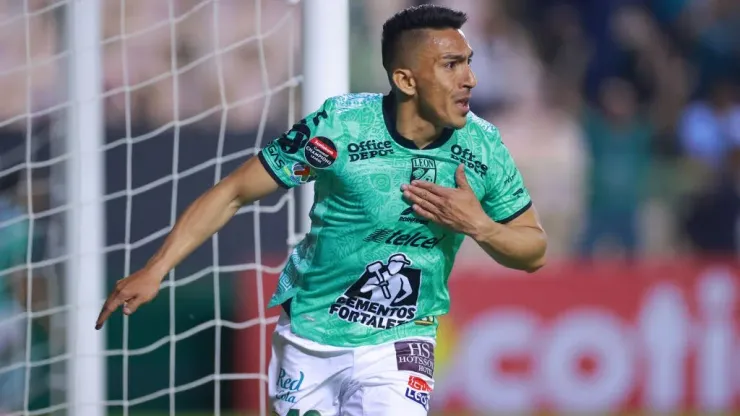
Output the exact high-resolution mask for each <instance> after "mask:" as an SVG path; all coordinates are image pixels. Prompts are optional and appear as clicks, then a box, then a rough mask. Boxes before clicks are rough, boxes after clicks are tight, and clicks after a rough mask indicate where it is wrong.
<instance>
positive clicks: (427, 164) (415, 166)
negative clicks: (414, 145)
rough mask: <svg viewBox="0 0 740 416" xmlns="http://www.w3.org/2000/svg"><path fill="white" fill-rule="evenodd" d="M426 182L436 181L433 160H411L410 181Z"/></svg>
mask: <svg viewBox="0 0 740 416" xmlns="http://www.w3.org/2000/svg"><path fill="white" fill-rule="evenodd" d="M414 180H420V181H427V182H436V181H437V163H436V162H435V161H434V159H429V158H426V157H415V158H413V159H411V179H410V180H409V181H414Z"/></svg>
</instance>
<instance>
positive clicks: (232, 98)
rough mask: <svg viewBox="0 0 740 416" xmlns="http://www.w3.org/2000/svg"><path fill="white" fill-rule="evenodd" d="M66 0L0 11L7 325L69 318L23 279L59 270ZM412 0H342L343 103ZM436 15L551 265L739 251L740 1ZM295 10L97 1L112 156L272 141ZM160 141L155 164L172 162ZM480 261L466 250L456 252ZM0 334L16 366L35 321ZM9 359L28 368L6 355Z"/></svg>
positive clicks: (294, 48)
mask: <svg viewBox="0 0 740 416" xmlns="http://www.w3.org/2000/svg"><path fill="white" fill-rule="evenodd" d="M66 3H67V2H64V1H53V0H25V1H19V0H0V91H2V94H3V99H2V100H0V281H2V282H5V283H2V284H0V321H3V320H4V318H3V317H4V316H11V315H12V316H14V315H16V314H17V313H19V312H18V311H19V310H20V309H18V308H20V306H19V305H25V304H27V300H28V299H31V301H32V303H33V302H36V298H37V297H38V299H39V300H38V302H41V304H39V305H37V306H34V308H36V309H38V310H43V309H45V308H46V307H48V305H49V304H58V302H57V301H54V300H50V299H48V298H47V297H45V296H41V294H43V293H44V292H45V290H46V289H45V286H44V285H47V284H50V283H49V282H50V281H51V280H50V279H51V278H50V277H49V275H53V271H51V270H53V269H48V270H50V271H47V269H46V268H43V267H39V268H35V269H34V271H33V274H34V276H35V275H42V274H44V273H46V274H47V276H46V279H42V280H41V282H42V283H43V284H40V286H39V287H38V288H36V286H35V285H36V284H35V283H34V287H33V293H34V295H35V296H33V297H31V298H27V294H26V292H27V288H28V287H29V286H28V285H27V284H26V283H25V278H26V277H27V276H29V275H31V273H28V270H27V269H25V268H24V267H23V265H24V264H27V263H28V262H29V260H30V261H32V262H33V261H36V260H37V259H44V258H49V256H50V255H49V254H48V253H47V252H46V251H49V250H51V249H50V248H49V247H52V246H54V244H55V243H54V242H53V241H52V242H50V241H49V240H50V239H51V238H52V237H51V236H53V235H54V232H53V224H54V221H55V218H56V220H57V221H58V220H59V218H58V217H55V216H54V215H44V213H45V212H48V210H49V209H50V208H51V207H52V206H53V205H54V202H53V201H52V200H53V194H54V190H55V182H54V180H55V178H56V179H57V180H58V177H56V176H55V174H54V173H53V172H54V171H53V167H51V165H52V163H47V164H44V163H41V162H43V161H49V160H51V159H52V158H53V157H54V156H55V155H58V154H61V153H63V150H60V149H59V146H61V145H59V144H58V143H63V142H64V140H62V139H61V137H60V134H63V129H61V130H60V129H59V128H55V126H57V125H58V123H56V122H57V121H59V120H63V117H64V114H65V111H66V109H67V107H66V105H65V103H67V102H68V100H67V97H68V96H67V91H66V85H67V83H66V74H65V68H66V65H67V59H68V56H69V53H68V52H69V48H68V46H67V44H66V42H65V39H66V31H65V30H66V29H65V28H66V26H65V24H64V23H63V22H64V10H65V8H64V6H65V4H66ZM419 3H422V2H420V1H416V0H351V1H350V5H351V22H352V23H351V27H352V30H351V32H352V33H351V55H352V56H351V64H352V65H351V83H352V85H351V89H352V91H371V92H387V91H388V90H389V86H388V84H387V78H386V76H385V74H384V72H383V69H382V66H381V64H380V33H381V27H382V23H383V21H384V20H385V19H386V18H387V17H388V16H390V15H391V14H393V13H394V12H396V11H397V10H399V9H401V8H403V7H405V6H408V5H411V4H419ZM436 3H439V4H445V5H448V6H452V7H455V8H459V9H462V10H464V11H466V12H467V13H468V15H469V18H470V20H469V22H468V24H467V25H466V26H465V27H464V31H465V33H466V36H467V37H468V39H469V41H470V43H471V45H472V47H473V49H474V50H475V58H474V61H473V67H474V70H475V71H476V74H477V77H478V86H477V88H476V89H475V91H474V94H473V97H474V102H472V106H473V110H474V111H475V112H476V113H478V114H479V115H481V116H482V117H484V118H485V119H487V120H489V121H491V122H493V123H494V124H496V125H497V126H498V127H499V128H500V130H501V131H502V134H503V137H504V140H505V142H506V144H507V146H508V147H509V149H510V150H511V152H512V153H513V155H514V156H515V158H516V160H517V163H518V165H519V166H520V168H521V170H522V172H523V175H524V177H525V180H526V182H527V184H528V186H529V188H530V191H531V194H532V195H533V197H534V199H535V203H536V206H537V208H538V210H539V213H540V215H541V217H542V221H543V223H544V225H545V228H546V229H547V231H548V234H549V237H550V257H551V258H554V259H558V258H560V259H562V258H580V259H584V260H585V259H589V258H594V257H618V258H623V259H627V260H632V259H636V258H656V257H671V256H686V255H691V254H700V255H702V254H711V255H714V254H719V255H730V256H732V255H736V254H737V253H738V249H739V248H740V247H739V246H740V239H739V238H740V227H738V225H739V224H740V222H739V221H738V219H739V218H740V217H739V214H740V1H738V0H438V1H436ZM299 11H300V9H298V8H296V7H295V6H293V5H291V4H290V2H288V1H280V0H262V1H253V0H219V1H218V2H214V1H212V0H171V1H166V0H126V1H121V0H105V1H104V2H103V16H102V21H103V28H102V32H103V38H104V40H103V48H102V53H103V78H104V79H103V89H104V91H105V94H104V103H105V115H106V141H107V143H109V144H110V143H114V142H116V141H117V140H120V139H122V138H135V139H137V141H141V142H143V141H145V140H153V139H150V137H151V138H155V137H157V135H158V134H160V133H161V132H162V131H164V130H167V129H172V128H174V127H176V128H177V131H178V133H177V134H179V135H180V136H178V137H180V140H182V141H183V142H185V141H187V142H188V143H190V144H189V145H188V147H182V149H181V151H182V152H184V153H186V152H188V151H190V152H191V153H193V154H198V153H203V152H202V151H201V150H200V147H198V146H204V147H207V146H210V145H207V144H208V143H211V144H212V143H214V142H215V141H216V140H217V139H218V138H219V137H222V136H224V135H230V137H234V138H236V139H235V140H237V143H238V144H237V146H236V147H233V149H232V151H239V150H243V149H244V148H248V147H251V146H258V147H259V146H260V145H264V143H265V142H266V141H267V140H269V139H270V138H271V137H273V136H274V135H275V134H279V132H281V131H282V130H283V129H285V128H286V127H288V126H289V125H290V124H291V123H292V122H293V121H295V120H297V118H299V116H300V113H301V112H307V111H311V110H313V109H300V108H299V106H298V103H300V88H294V87H295V85H296V83H297V81H298V79H297V78H296V76H298V75H299V74H300V62H301V61H300V57H301V54H304V53H309V54H310V53H311V51H310V49H307V50H306V49H302V45H301V42H300V33H301V30H302V25H309V26H310V25H320V24H322V22H302V21H301V19H300V13H299ZM311 47H317V48H318V47H328V48H331V47H332V46H331V45H311ZM326 65H332V63H331V62H327V63H326ZM91 82H92V80H91ZM173 126H174V127H173ZM191 127H193V128H191ZM60 131H61V133H60ZM168 146H169V147H168ZM168 146H163V147H162V148H161V149H160V150H159V151H158V152H160V153H156V154H155V156H153V160H157V158H161V159H168V158H171V155H168V154H167V153H168V152H170V149H172V147H171V145H168ZM188 149H190V150H188ZM147 152H153V150H147ZM208 158H212V156H208ZM122 160H123V162H121V163H119V164H116V163H114V162H111V163H110V166H109V167H108V169H107V171H108V172H107V175H108V176H109V177H108V178H107V183H108V184H110V183H113V182H121V183H123V182H125V177H126V169H125V166H126V163H128V164H133V169H134V170H135V171H136V173H135V174H134V176H136V175H137V174H138V172H145V171H147V170H151V171H152V172H154V171H155V170H156V168H157V163H135V162H134V161H132V160H128V161H127V160H126V158H125V154H124V157H123V159H122ZM137 160H138V159H137ZM29 161H30V162H34V163H36V162H40V163H36V165H33V166H31V165H30V164H29V163H28V162H29ZM116 166H118V168H116ZM152 175H154V174H152ZM148 180H149V181H152V180H153V179H148ZM108 191H109V192H113V191H114V190H113V189H108ZM181 192H186V189H183V190H182V191H181ZM165 194H167V195H164V198H165V199H167V200H169V195H168V192H166V193H165ZM194 196H195V195H193V197H194ZM145 211H146V210H145ZM30 212H33V213H34V214H35V215H36V217H35V220H34V222H33V227H29V224H30V222H29V221H28V215H27V214H28V213H30ZM116 212H118V211H116ZM148 214H149V212H146V213H145V215H143V216H141V217H135V218H133V220H132V222H133V223H134V224H138V223H140V222H145V221H146V220H147V219H148V218H147V216H148ZM116 215H117V214H116ZM109 218H112V216H111V215H109ZM119 220H120V218H119ZM117 222H119V223H122V222H123V221H117ZM109 240H110V238H109ZM29 248H31V250H30V251H29V250H28V249H29ZM240 249H241V250H246V251H250V250H252V248H250V247H241V248H240ZM482 256H483V254H482V251H480V250H479V249H477V248H476V247H473V246H472V244H469V242H466V243H465V245H464V247H463V250H462V251H461V253H460V257H461V258H462V259H464V260H470V261H474V260H475V259H480V258H481V257H482ZM8 282H9V283H8ZM36 295H37V296H36ZM8 299H16V301H14V302H8ZM44 305H47V306H44ZM8 322H10V323H8ZM0 325H1V326H0V332H1V333H2V334H1V335H2V336H0V354H2V353H3V351H6V352H7V351H11V352H14V353H15V354H17V353H18V352H19V351H23V347H22V345H24V344H25V342H24V337H23V336H22V335H19V334H23V333H24V331H25V323H23V322H22V321H21V320H15V321H3V323H2V324H0ZM44 325H53V324H52V323H46V324H44ZM9 343H16V344H17V345H16V347H17V348H8V347H7V345H5V344H9ZM15 359H25V357H15V358H12V357H10V358H9V357H5V356H1V355H0V362H8V360H10V361H11V362H12V361H13V360H15ZM14 374H15V376H13V375H14ZM20 377H21V378H18V373H17V372H16V373H13V372H8V371H5V372H0V402H3V401H5V403H8V402H9V400H11V398H15V399H18V398H19V396H18V394H17V391H18V390H17V389H18V388H21V385H22V376H20ZM19 382H21V384H18V383H19ZM14 383H15V384H14ZM3 394H4V395H5V396H3Z"/></svg>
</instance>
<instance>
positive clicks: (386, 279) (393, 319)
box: [329, 253, 421, 329]
mask: <svg viewBox="0 0 740 416" xmlns="http://www.w3.org/2000/svg"><path fill="white" fill-rule="evenodd" d="M411 263H412V262H411V259H409V257H408V256H407V255H406V254H404V253H395V254H392V255H391V256H390V257H389V258H388V260H387V261H386V262H383V261H374V262H372V263H370V264H367V265H366V266H365V271H364V272H363V273H362V275H361V276H360V277H359V279H357V281H356V282H355V283H354V284H353V285H352V286H350V287H349V289H347V290H346V291H345V292H344V294H342V296H340V297H338V298H337V299H336V300H335V301H334V303H332V304H331V306H330V307H329V314H330V315H335V316H337V317H338V318H339V319H341V320H343V321H346V322H352V323H357V324H360V325H365V326H368V327H371V328H377V329H388V328H393V327H394V326H397V325H401V324H404V323H407V322H411V321H413V320H414V318H415V317H416V308H417V305H416V304H417V301H418V300H419V287H420V286H421V270H419V269H417V268H414V267H411Z"/></svg>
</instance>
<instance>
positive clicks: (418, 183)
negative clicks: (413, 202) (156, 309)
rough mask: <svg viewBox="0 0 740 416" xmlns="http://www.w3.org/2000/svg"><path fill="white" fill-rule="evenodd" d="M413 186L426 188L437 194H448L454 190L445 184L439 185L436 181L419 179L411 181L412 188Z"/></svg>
mask: <svg viewBox="0 0 740 416" xmlns="http://www.w3.org/2000/svg"><path fill="white" fill-rule="evenodd" d="M413 187H418V188H421V189H424V190H426V191H429V192H430V193H432V194H434V195H437V196H446V195H448V194H449V192H450V191H451V190H452V189H450V188H445V187H444V186H439V185H437V184H436V183H432V182H427V181H417V180H415V181H412V182H411V188H413Z"/></svg>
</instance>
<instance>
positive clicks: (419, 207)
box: [401, 164, 489, 235]
mask: <svg viewBox="0 0 740 416" xmlns="http://www.w3.org/2000/svg"><path fill="white" fill-rule="evenodd" d="M455 181H456V182H457V188H445V187H443V186H439V185H437V184H434V183H431V182H426V181H412V182H411V184H410V185H402V186H401V189H402V190H403V196H404V197H406V198H407V199H408V200H409V201H411V202H413V209H414V211H415V212H416V213H418V214H419V215H421V216H422V217H424V218H427V219H429V220H432V221H434V222H436V223H438V224H441V225H444V226H446V227H448V228H450V229H452V230H454V231H457V232H459V233H463V234H466V235H472V234H474V233H475V232H476V231H477V230H478V229H479V228H480V226H481V225H482V224H485V222H486V221H489V219H488V216H487V215H486V213H485V212H484V211H483V208H482V207H481V205H480V202H479V201H478V198H477V197H476V196H475V193H473V189H472V188H471V187H470V184H469V183H468V179H467V178H466V177H465V169H464V165H462V164H460V165H459V166H458V167H457V170H456V171H455Z"/></svg>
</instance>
